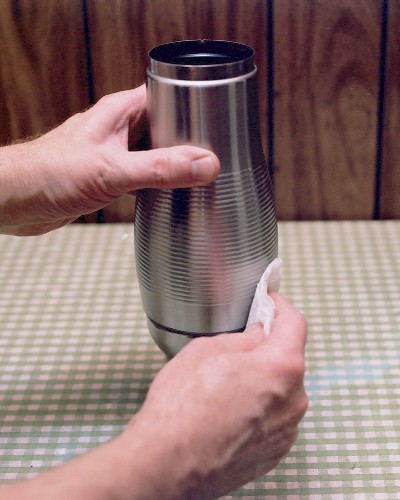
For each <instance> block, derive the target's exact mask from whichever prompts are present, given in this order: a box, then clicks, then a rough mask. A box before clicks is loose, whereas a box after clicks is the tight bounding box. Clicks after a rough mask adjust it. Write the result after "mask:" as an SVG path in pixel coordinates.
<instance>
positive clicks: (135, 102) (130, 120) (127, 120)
mask: <svg viewBox="0 0 400 500" xmlns="http://www.w3.org/2000/svg"><path fill="white" fill-rule="evenodd" d="M86 113H88V114H89V116H91V117H93V119H94V120H96V122H97V123H99V122H100V123H101V121H104V122H105V123H107V124H109V123H110V124H113V127H114V128H115V130H116V131H117V132H118V130H119V129H125V128H126V127H127V126H128V128H130V129H133V128H135V127H136V126H138V125H139V124H140V123H141V122H142V121H143V119H144V117H145V115H146V86H145V85H144V84H143V85H141V86H140V87H137V88H135V89H130V90H122V91H120V92H115V93H113V94H108V95H105V96H103V97H102V98H101V99H99V101H98V102H97V103H96V104H95V105H94V106H93V107H92V108H90V109H89V110H88V111H87V112H86Z"/></svg>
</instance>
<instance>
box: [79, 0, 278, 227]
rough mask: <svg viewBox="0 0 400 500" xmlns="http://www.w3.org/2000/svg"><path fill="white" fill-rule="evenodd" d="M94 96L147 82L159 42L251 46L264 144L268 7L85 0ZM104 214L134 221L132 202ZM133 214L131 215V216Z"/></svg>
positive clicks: (223, 0) (212, 0)
mask: <svg viewBox="0 0 400 500" xmlns="http://www.w3.org/2000/svg"><path fill="white" fill-rule="evenodd" d="M87 5H88V12H89V29H90V41H91V54H92V62H93V85H94V95H95V98H96V99H98V98H100V97H101V96H103V95H105V94H108V93H111V92H115V91H118V90H122V89H127V88H132V87H135V86H137V85H139V84H141V83H142V82H143V81H144V80H145V74H146V68H147V65H148V55H147V54H148V51H149V50H150V49H151V48H152V47H154V46H156V45H159V44H161V43H167V42H171V41H174V40H185V39H194V38H219V39H229V40H235V41H239V42H242V43H247V44H249V45H251V46H252V47H253V48H254V49H255V51H256V62H257V65H258V68H259V75H260V78H259V87H260V88H259V94H260V107H261V111H260V115H261V130H262V136H263V139H264V141H263V142H264V147H266V146H267V144H268V141H267V120H266V116H267V79H266V74H267V60H266V50H265V46H266V36H267V35H266V30H267V26H266V19H267V6H266V2H265V1H261V0H246V1H245V2H244V1H242V0H208V1H199V0H169V1H165V0H151V1H143V0H130V1H127V0H115V1H113V2H109V1H105V0H102V1H101V0H100V1H99V0H88V4H87ZM117 204H118V206H116V205H115V204H113V205H111V206H110V207H107V208H105V209H104V210H103V214H104V219H105V221H109V220H114V218H115V214H116V212H117V213H118V212H123V217H122V219H123V220H125V221H126V220H130V219H132V218H133V200H132V199H131V198H128V197H126V198H124V199H121V200H118V202H117ZM130 214H131V215H130Z"/></svg>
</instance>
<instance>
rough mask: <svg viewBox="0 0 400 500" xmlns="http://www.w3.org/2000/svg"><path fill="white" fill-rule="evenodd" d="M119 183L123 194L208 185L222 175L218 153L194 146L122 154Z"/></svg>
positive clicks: (118, 173)
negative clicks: (220, 173) (153, 189)
mask: <svg viewBox="0 0 400 500" xmlns="http://www.w3.org/2000/svg"><path fill="white" fill-rule="evenodd" d="M116 161H117V163H118V164H119V165H120V166H123V169H120V168H119V169H116V171H115V175H117V176H118V179H116V180H117V181H118V182H119V183H120V188H121V190H122V191H123V192H128V191H133V190H135V189H141V188H179V187H193V186H200V185H204V184H208V183H209V182H211V181H213V180H214V179H215V178H216V177H217V176H218V174H219V171H220V163H219V160H218V158H217V157H216V156H215V154H214V153H212V152H211V151H208V150H204V149H201V148H197V147H194V146H175V147H171V148H159V149H152V150H150V151H135V152H122V153H121V154H120V158H117V159H116Z"/></svg>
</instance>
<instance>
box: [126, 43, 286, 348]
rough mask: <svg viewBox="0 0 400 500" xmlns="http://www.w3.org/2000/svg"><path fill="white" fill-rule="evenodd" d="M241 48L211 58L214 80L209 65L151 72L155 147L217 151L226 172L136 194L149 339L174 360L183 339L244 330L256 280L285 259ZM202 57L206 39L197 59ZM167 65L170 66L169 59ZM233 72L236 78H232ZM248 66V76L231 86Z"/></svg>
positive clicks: (251, 80)
mask: <svg viewBox="0 0 400 500" xmlns="http://www.w3.org/2000/svg"><path fill="white" fill-rule="evenodd" d="M178 43H180V44H182V43H183V44H184V43H185V42H178ZM190 43H192V42H190ZM225 43H229V42H214V47H217V49H218V51H219V53H223V50H224V44H225ZM215 44H216V45H215ZM236 45H238V44H233V48H232V46H230V47H229V49H230V51H229V57H231V58H232V61H230V62H226V60H225V62H224V63H223V64H220V59H219V58H218V57H217V58H214V59H213V61H217V62H214V63H213V64H212V65H210V67H211V70H212V71H211V73H212V75H213V78H214V79H211V80H207V79H203V80H197V79H196V78H198V76H199V72H200V73H201V74H202V78H204V77H205V74H206V73H207V71H208V67H207V66H204V65H202V64H200V66H196V65H188V66H185V67H184V70H185V72H184V74H185V79H181V80H179V79H176V78H166V77H165V76H159V74H154V73H153V72H152V71H154V70H158V71H159V72H161V73H162V74H171V68H167V69H168V71H169V73H168V72H166V71H164V70H163V65H164V66H166V65H168V66H171V64H170V63H168V62H164V61H163V60H162V61H157V64H152V65H151V66H150V68H149V70H148V106H149V116H150V129H151V138H152V145H153V147H164V146H172V145H178V144H188V143H190V144H194V145H199V146H202V147H206V148H208V149H211V150H212V151H214V152H215V153H216V154H217V156H218V157H219V159H220V162H221V174H220V175H219V177H218V179H217V180H216V181H214V182H213V183H212V184H210V185H208V186H205V187H196V188H190V189H189V188H188V189H174V190H162V189H146V190H142V191H140V192H139V193H138V196H137V208H136V220H135V250H136V260H137V271H138V279H139V284H140V290H141V296H142V302H143V306H144V310H145V312H146V314H147V316H148V318H149V320H150V322H149V328H150V331H151V334H152V335H153V337H154V338H155V340H156V342H157V343H158V345H160V347H161V348H162V349H163V350H164V352H167V354H168V355H173V354H174V353H175V352H176V351H177V350H179V348H180V347H181V344H182V345H184V344H185V343H186V342H187V339H186V338H185V339H183V338H182V336H184V335H188V336H189V338H191V337H193V336H197V335H209V334H217V333H221V332H225V331H237V330H240V329H243V328H244V326H245V324H246V320H247V316H248V312H249V309H250V305H251V301H252V298H253V295H254V291H255V288H256V285H257V282H258V280H259V278H260V276H261V275H262V273H263V271H264V270H265V268H266V267H267V265H268V264H269V263H270V262H271V261H272V260H273V259H274V258H275V257H276V256H277V225H276V217H275V211H274V203H273V196H272V188H271V182H270V177H269V173H268V169H267V167H266V165H265V161H264V157H263V152H262V147H261V140H260V133H259V117H258V100H257V87H256V68H255V66H254V63H253V60H252V55H251V57H250V60H251V65H250V63H249V60H247V61H246V65H244V64H243V61H240V60H239V61H236V60H234V58H233V56H232V55H231V54H232V51H233V52H234V50H233V49H234V48H235V46H236ZM244 47H245V46H244ZM181 48H182V47H180V49H181ZM202 49H203V46H201V41H199V49H198V50H199V53H200V51H201V50H202ZM247 49H248V50H247V51H246V50H245V49H243V46H240V51H239V54H243V53H245V54H246V55H247V56H249V54H252V49H250V48H247ZM190 50H191V51H193V44H192V45H191V46H190ZM150 54H151V53H150ZM162 55H163V54H162ZM200 55H201V57H202V59H201V62H203V61H204V55H203V54H200ZM163 57H164V59H165V58H166V59H168V53H167V56H165V54H164V55H163ZM163 57H160V59H163ZM183 60H185V59H184V58H183ZM193 61H196V57H194V56H192V55H191V59H190V62H191V63H193ZM227 65H231V66H235V67H236V70H235V69H234V68H232V67H231V68H229V71H228V72H227V70H226V66H227ZM172 66H173V65H172ZM177 66H182V65H181V64H178V65H177ZM244 67H245V68H247V70H250V71H247V72H246V73H244V74H241V75H240V76H235V77H230V78H225V76H226V74H233V73H234V72H235V71H238V68H241V70H243V68H244ZM192 68H193V71H191V69H192ZM178 69H179V68H178ZM218 70H219V71H218ZM172 74H173V73H172ZM175 74H179V71H176V73H175ZM218 74H220V75H222V78H219V79H218ZM190 76H192V77H193V78H194V79H193V80H190V79H189V77H190ZM174 331H176V332H177V333H173V332H174ZM177 335H178V336H179V337H178V338H174V336H175V337H176V336H177ZM169 339H170V340H169ZM169 345H170V346H169Z"/></svg>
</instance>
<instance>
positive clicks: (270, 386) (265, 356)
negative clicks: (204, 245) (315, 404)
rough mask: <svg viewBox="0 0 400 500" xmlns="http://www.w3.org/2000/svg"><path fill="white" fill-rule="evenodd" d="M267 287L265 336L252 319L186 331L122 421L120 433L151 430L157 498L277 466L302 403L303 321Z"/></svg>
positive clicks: (203, 493) (237, 481) (188, 493)
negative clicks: (205, 333)
mask: <svg viewBox="0 0 400 500" xmlns="http://www.w3.org/2000/svg"><path fill="white" fill-rule="evenodd" d="M271 295H272V297H273V299H274V301H275V306H276V313H275V314H276V316H275V319H274V322H273V324H272V329H271V333H270V335H269V336H268V337H265V335H264V334H263V330H262V327H261V325H260V324H257V325H252V326H251V327H250V328H248V329H247V330H246V331H245V332H244V333H237V334H222V335H219V336H216V337H212V338H200V339H196V340H193V341H192V342H191V343H189V344H188V345H187V346H186V347H185V348H184V349H183V350H182V351H181V352H180V353H178V354H177V356H176V357H175V358H173V359H172V360H171V361H170V362H169V363H167V365H166V366H165V367H164V368H163V369H162V370H161V371H160V373H159V374H158V375H157V377H156V378H155V380H154V382H153V384H152V385H151V387H150V390H149V393H148V396H147V399H146V401H145V403H144V406H143V408H142V410H141V411H140V412H139V413H138V414H137V415H136V416H135V417H134V418H133V420H132V421H131V424H130V425H129V426H128V428H127V430H126V431H125V442H126V441H127V440H129V439H130V437H132V438H133V436H137V435H142V436H147V437H148V439H146V440H145V442H146V444H147V448H146V449H147V450H148V452H149V456H150V457H151V453H152V452H151V450H154V448H156V450H157V451H156V452H155V455H156V456H157V457H158V458H157V460H156V461H155V463H154V464H153V466H154V468H155V469H156V470H157V474H156V476H157V477H156V478H155V479H154V481H153V480H152V481H151V486H152V487H154V488H155V487H156V485H157V484H159V488H160V491H159V493H160V494H161V493H162V497H163V498H165V499H168V498H199V499H202V500H204V499H207V498H215V497H217V496H220V495H223V494H226V493H227V492H229V491H231V490H233V489H235V488H237V487H239V486H241V485H243V484H245V483H246V482H248V481H250V480H252V479H255V478H256V477H258V476H260V475H262V474H264V473H266V472H267V471H269V470H271V469H272V468H273V467H275V466H276V465H277V463H278V462H279V460H280V459H281V458H282V457H283V456H284V455H285V454H286V453H287V452H288V451H289V449H290V448H291V446H292V445H293V443H294V442H295V440H296V437H297V426H298V423H299V421H300V419H301V418H302V417H303V415H304V413H305V411H306V408H307V395H306V393H305V391H304V386H303V376H304V347H305V341H306V323H305V320H304V318H303V316H302V315H301V314H300V313H299V312H298V311H297V310H296V309H295V308H294V307H293V306H292V305H291V304H290V302H289V301H288V300H287V299H285V298H284V297H282V296H280V295H278V294H271ZM123 436H124V434H123V435H122V436H121V437H123ZM152 442H153V446H152V444H151V443H152ZM160 450H164V451H165V450H168V453H167V457H169V459H168V458H165V456H164V455H163V451H160ZM163 478H167V481H165V482H163ZM175 479H177V480H176V481H175V482H174V480H175ZM157 481H158V483H157ZM176 484H178V485H179V487H178V489H176V490H174V489H173V488H174V485H176ZM179 488H180V489H179ZM132 498H134V497H132Z"/></svg>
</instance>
